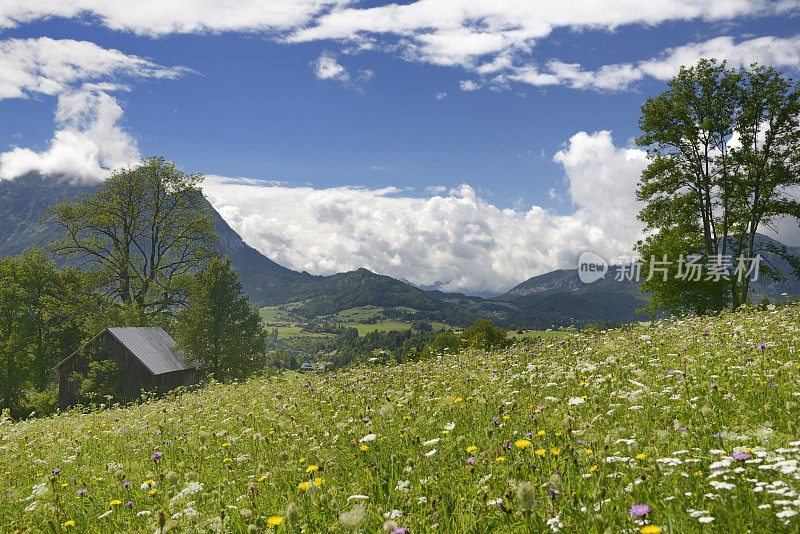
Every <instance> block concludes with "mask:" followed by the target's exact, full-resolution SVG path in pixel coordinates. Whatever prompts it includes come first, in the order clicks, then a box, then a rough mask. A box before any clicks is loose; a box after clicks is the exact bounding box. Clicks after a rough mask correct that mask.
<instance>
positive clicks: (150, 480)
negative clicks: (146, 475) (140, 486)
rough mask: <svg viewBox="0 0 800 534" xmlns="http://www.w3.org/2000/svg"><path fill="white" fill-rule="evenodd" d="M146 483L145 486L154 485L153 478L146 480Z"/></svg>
mask: <svg viewBox="0 0 800 534" xmlns="http://www.w3.org/2000/svg"><path fill="white" fill-rule="evenodd" d="M144 483H145V484H147V485H148V486H149V485H150V484H152V483H153V479H152V478H150V479H147V480H145V481H144Z"/></svg>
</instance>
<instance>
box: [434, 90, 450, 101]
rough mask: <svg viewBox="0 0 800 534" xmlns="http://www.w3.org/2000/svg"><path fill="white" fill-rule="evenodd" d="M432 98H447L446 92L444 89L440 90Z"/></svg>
mask: <svg viewBox="0 0 800 534" xmlns="http://www.w3.org/2000/svg"><path fill="white" fill-rule="evenodd" d="M434 98H436V100H444V99H445V98H447V93H445V92H444V91H442V92H441V93H436V95H435V96H434Z"/></svg>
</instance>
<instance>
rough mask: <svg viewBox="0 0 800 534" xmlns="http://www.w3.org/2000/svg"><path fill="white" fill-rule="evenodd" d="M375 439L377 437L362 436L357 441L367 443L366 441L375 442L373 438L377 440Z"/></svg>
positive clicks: (370, 435)
mask: <svg viewBox="0 0 800 534" xmlns="http://www.w3.org/2000/svg"><path fill="white" fill-rule="evenodd" d="M377 437H378V436H377V435H375V434H367V435H366V436H364V437H363V438H361V439H360V440H359V441H360V442H361V443H365V442H367V441H375V438H377Z"/></svg>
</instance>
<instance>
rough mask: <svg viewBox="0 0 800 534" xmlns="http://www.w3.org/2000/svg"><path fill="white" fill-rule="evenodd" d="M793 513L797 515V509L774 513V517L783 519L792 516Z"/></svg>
mask: <svg viewBox="0 0 800 534" xmlns="http://www.w3.org/2000/svg"><path fill="white" fill-rule="evenodd" d="M793 515H797V510H783V511H781V512H778V513H776V514H775V517H779V518H780V519H785V518H787V517H792V516H793Z"/></svg>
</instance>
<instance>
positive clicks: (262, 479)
mask: <svg viewBox="0 0 800 534" xmlns="http://www.w3.org/2000/svg"><path fill="white" fill-rule="evenodd" d="M265 480H267V475H261V478H259V479H258V481H259V482H264V481H265Z"/></svg>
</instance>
